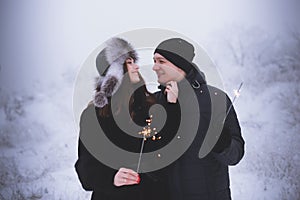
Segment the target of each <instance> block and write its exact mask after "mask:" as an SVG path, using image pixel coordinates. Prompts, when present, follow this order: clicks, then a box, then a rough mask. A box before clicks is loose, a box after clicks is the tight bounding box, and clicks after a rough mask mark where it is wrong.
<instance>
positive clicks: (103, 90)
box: [94, 38, 138, 108]
mask: <svg viewBox="0 0 300 200" xmlns="http://www.w3.org/2000/svg"><path fill="white" fill-rule="evenodd" d="M106 46H107V47H106V48H104V49H103V50H102V51H101V52H100V53H99V54H98V55H97V58H96V67H97V70H98V73H99V74H100V77H99V78H98V80H97V83H96V93H95V96H94V105H95V106H96V107H99V108H102V107H104V106H105V105H106V104H108V97H111V96H112V95H113V94H114V93H115V92H116V91H117V90H118V88H119V87H120V84H121V82H122V80H123V76H124V69H123V67H124V63H125V62H126V59H128V58H132V59H133V60H134V61H135V62H136V61H137V60H138V56H137V52H136V51H135V50H134V48H133V47H132V45H131V44H130V43H128V42H127V41H126V40H124V39H121V38H112V39H110V40H109V41H108V42H107V43H106Z"/></svg>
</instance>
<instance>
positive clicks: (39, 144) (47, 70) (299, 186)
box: [0, 0, 300, 200]
mask: <svg viewBox="0 0 300 200" xmlns="http://www.w3.org/2000/svg"><path fill="white" fill-rule="evenodd" d="M230 2H231V3H232V4H234V5H235V6H234V9H237V11H238V12H233V10H231V9H233V8H231V7H232V6H230V4H225V3H224V5H223V6H222V5H220V8H223V9H219V10H217V11H218V12H217V11H214V12H208V11H205V8H204V7H205V6H207V7H209V8H214V7H215V6H213V4H211V3H207V4H205V5H204V6H202V5H201V6H200V5H189V6H188V7H191V8H192V9H193V12H190V13H189V15H188V16H186V17H190V18H192V19H194V20H195V21H193V20H192V21H188V20H186V19H184V18H178V17H177V18H176V16H175V15H172V13H170V16H171V17H174V20H172V21H173V22H169V21H168V22H166V21H164V19H163V18H161V17H159V16H153V13H144V12H142V10H141V9H136V10H137V13H134V14H132V13H128V16H129V17H131V18H133V17H136V15H137V14H138V15H139V17H138V19H137V21H136V22H137V24H139V26H138V25H128V24H127V25H126V26H125V25H120V24H118V23H119V18H117V17H112V16H111V14H110V13H107V12H108V11H103V12H104V14H103V12H102V13H101V11H99V10H98V9H99V7H101V6H102V5H99V4H97V3H95V5H94V4H88V3H83V2H79V1H78V2H76V3H71V2H68V1H62V2H61V1H57V2H56V1H52V3H50V2H49V4H47V3H41V2H40V3H38V2H34V1H33V0H32V1H29V2H28V4H26V6H25V4H22V3H20V5H18V4H13V3H9V2H6V3H4V2H1V3H0V4H1V6H0V10H1V12H0V22H1V23H0V27H1V28H0V30H1V31H2V32H1V37H0V42H1V46H0V50H1V51H0V52H1V54H0V61H1V63H0V200H2V199H4V200H7V199H14V200H15V199H45V200H48V199H49V200H50V199H51V200H52V199H62V200H65V199H74V200H77V199H78V200H81V199H89V198H90V195H91V193H90V192H87V191H84V190H83V189H82V187H81V185H80V182H79V180H78V177H77V174H76V172H75V169H74V164H75V162H76V159H77V142H78V123H76V116H75V115H76V114H78V113H75V112H74V110H73V99H72V98H73V92H74V87H75V81H76V78H77V75H78V74H77V73H78V72H79V71H80V67H81V65H82V63H83V62H84V60H85V59H86V58H87V57H88V56H89V54H90V53H91V52H92V51H93V50H94V49H95V48H96V47H98V46H99V45H100V44H101V43H103V42H104V41H105V40H107V39H108V38H110V37H112V36H114V35H115V34H116V33H119V32H124V30H133V29H136V28H137V27H145V26H151V27H161V28H170V29H173V30H175V31H178V32H182V33H183V34H186V35H187V36H189V37H190V38H191V39H193V40H194V41H196V42H198V43H199V44H200V45H201V46H203V47H205V48H206V49H207V52H208V55H209V56H210V57H211V58H212V59H213V61H214V62H215V63H216V64H217V69H218V71H219V73H220V75H221V78H222V80H223V84H224V88H225V90H226V92H227V93H228V95H229V96H230V97H231V98H232V97H233V90H234V89H237V87H238V86H239V84H240V83H241V82H244V85H243V88H242V91H241V96H240V97H239V98H238V99H237V100H236V102H235V105H234V106H235V109H236V112H237V115H238V118H239V121H240V124H241V128H242V133H243V137H244V139H245V141H246V152H245V156H244V158H243V159H242V161H241V162H240V163H239V164H238V165H236V166H231V167H230V180H231V189H232V197H233V199H242V200H248V199H249V200H253V199H259V200H260V199H267V200H268V199H272V200H276V199H278V200H281V199H288V200H298V199H300V192H299V191H300V155H299V149H300V135H299V131H300V125H299V121H300V117H299V116H300V113H299V112H300V110H299V108H300V107H299V99H300V88H299V86H298V85H299V77H300V54H299V52H300V30H299V27H298V24H297V22H295V23H294V21H297V20H296V19H299V17H297V16H296V15H297V13H299V12H295V11H296V10H297V9H296V8H299V7H297V6H298V4H297V2H293V3H292V2H290V3H286V4H284V6H281V5H283V4H282V3H280V2H279V1H276V3H273V2H272V6H271V4H270V2H269V3H268V2H267V1H266V2H264V3H262V5H260V2H256V1H252V3H249V2H248V3H246V4H243V5H242V4H241V3H236V2H234V0H231V1H230ZM160 3H161V2H160ZM218 3H219V2H218ZM107 4H108V7H109V5H110V6H112V5H113V3H110V2H107ZM163 5H164V4H163ZM123 6H124V7H125V6H127V5H123ZM164 6H166V5H164ZM186 6H187V5H186ZM197 7H201V11H203V12H198V10H197V9H196V8H197ZM246 7H247V9H248V10H247V12H244V11H245V9H246ZM66 8H67V9H66ZM120 8H121V7H120ZM266 8H268V11H266ZM57 9H58V10H57ZM176 9H177V11H181V7H177V8H174V11H176ZM289 9H290V10H289ZM53 10H56V11H55V13H56V15H55V17H54V18H52V17H53V16H52V14H51V13H52V11H53ZM108 10H110V9H108ZM125 10H126V8H122V9H121V10H119V12H122V13H124V11H125ZM150 10H151V9H149V11H150ZM254 10H255V11H256V12H257V14H256V16H255V17H254V16H253V15H252V11H254ZM282 10H284V11H282ZM127 11H128V10H127ZM297 11H298V10H297ZM14 13H18V14H14ZM174 13H176V12H174ZM191 13H200V14H193V15H192V14H191ZM212 13H219V14H220V17H219V18H213V17H214V16H213V15H212ZM282 13H286V14H285V15H282ZM147 14H148V15H147ZM239 14H240V15H242V14H244V16H243V17H240V16H238V15H239ZM144 15H145V16H144ZM104 16H105V17H106V16H109V17H111V18H110V20H111V21H109V22H104V21H105V20H104V21H101V20H99V19H100V18H102V19H103V17H104ZM212 18H213V19H212ZM176 19H177V20H176ZM196 19H199V22H198V21H197V20H196ZM208 19H212V20H211V21H209V22H208ZM154 22H155V23H154ZM175 22H176V23H175ZM101 23H102V25H103V27H102V26H100V25H99V26H97V24H101ZM166 24H169V25H168V26H166ZM19 25H20V26H19ZM198 25H199V27H198ZM200 25H201V26H200ZM103 30H107V31H103ZM18 33H23V34H22V35H21V36H20V35H19V34H18ZM293 33H295V34H293ZM295 35H296V36H295ZM147 53H148V54H147ZM150 54H151V52H150V51H148V50H145V51H144V52H143V53H142V54H141V56H142V57H141V60H142V62H141V63H140V64H141V65H142V66H143V69H141V71H142V73H143V75H146V80H147V82H149V84H150V85H149V88H151V89H152V90H154V89H155V87H156V85H155V84H154V83H155V82H156V81H155V80H151V79H153V77H155V76H154V75H153V74H150V73H152V72H151V70H150V68H151V67H150V66H151V65H152V63H149V62H152V57H147V55H150ZM146 68H148V69H149V70H147V69H146ZM148 73H149V75H148ZM89 78H91V79H92V78H94V77H89ZM83 103H84V104H85V103H88V102H83ZM77 119H78V116H77Z"/></svg>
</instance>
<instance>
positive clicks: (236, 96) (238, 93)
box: [224, 82, 244, 122]
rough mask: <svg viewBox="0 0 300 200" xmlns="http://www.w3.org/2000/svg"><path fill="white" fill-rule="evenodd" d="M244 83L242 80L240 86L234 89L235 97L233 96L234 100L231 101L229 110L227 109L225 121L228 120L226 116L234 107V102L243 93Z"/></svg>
mask: <svg viewBox="0 0 300 200" xmlns="http://www.w3.org/2000/svg"><path fill="white" fill-rule="evenodd" d="M243 84H244V83H243V82H241V84H240V86H239V88H238V89H237V90H233V92H234V97H233V100H232V102H231V104H230V106H229V108H228V110H227V112H226V115H225V118H224V122H225V120H226V118H227V115H228V114H229V112H230V110H231V108H232V106H233V103H234V102H235V100H236V99H237V98H238V97H239V96H240V95H241V88H242V86H243Z"/></svg>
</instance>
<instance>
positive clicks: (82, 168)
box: [75, 106, 117, 194]
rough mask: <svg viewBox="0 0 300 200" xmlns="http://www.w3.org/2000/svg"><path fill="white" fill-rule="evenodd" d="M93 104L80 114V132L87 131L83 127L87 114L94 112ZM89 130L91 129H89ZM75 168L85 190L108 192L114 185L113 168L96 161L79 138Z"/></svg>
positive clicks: (86, 124)
mask: <svg viewBox="0 0 300 200" xmlns="http://www.w3.org/2000/svg"><path fill="white" fill-rule="evenodd" d="M93 108H94V107H93V106H89V107H88V108H87V109H86V110H85V111H84V112H83V113H82V115H81V119H80V134H82V132H84V131H87V130H85V127H89V123H90V122H89V120H87V119H88V118H89V117H88V116H87V115H89V114H91V112H95V110H94V109H93ZM89 131H91V130H89ZM75 169H76V172H77V175H78V178H79V180H80V182H81V184H82V187H83V188H84V189H85V190H87V191H101V192H103V193H106V194H109V193H111V192H112V191H113V190H114V189H116V187H115V186H114V185H113V179H114V175H115V173H116V172H117V171H116V170H115V169H112V168H109V167H107V166H106V165H104V164H102V163H101V162H100V161H98V160H97V159H96V158H95V157H94V156H93V155H92V154H91V153H90V152H89V151H88V149H87V148H86V147H85V146H84V144H83V142H82V141H81V140H80V139H79V143H78V160H77V161H76V163H75Z"/></svg>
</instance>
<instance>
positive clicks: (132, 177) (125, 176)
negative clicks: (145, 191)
mask: <svg viewBox="0 0 300 200" xmlns="http://www.w3.org/2000/svg"><path fill="white" fill-rule="evenodd" d="M139 183H140V176H139V174H138V173H136V172H135V171H133V170H131V169H127V168H123V167H122V168H120V169H119V171H118V172H117V173H116V175H115V177H114V185H115V186H117V187H119V186H123V185H134V184H139Z"/></svg>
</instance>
